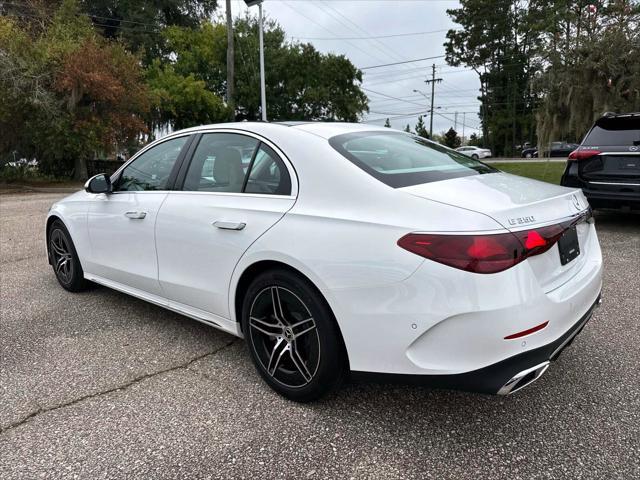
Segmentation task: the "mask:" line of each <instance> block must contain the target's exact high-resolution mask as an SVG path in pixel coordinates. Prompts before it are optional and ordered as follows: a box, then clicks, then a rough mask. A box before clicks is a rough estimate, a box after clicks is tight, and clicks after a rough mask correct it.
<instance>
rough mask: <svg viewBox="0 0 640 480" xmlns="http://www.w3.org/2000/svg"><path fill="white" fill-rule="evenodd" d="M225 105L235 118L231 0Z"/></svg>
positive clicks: (228, 11) (228, 13)
mask: <svg viewBox="0 0 640 480" xmlns="http://www.w3.org/2000/svg"><path fill="white" fill-rule="evenodd" d="M226 10H227V105H228V106H229V110H230V111H231V113H230V117H231V121H234V120H235V119H236V104H235V101H234V88H233V87H234V78H233V77H234V75H235V59H234V56H235V52H234V43H233V17H232V15H231V0H227V5H226Z"/></svg>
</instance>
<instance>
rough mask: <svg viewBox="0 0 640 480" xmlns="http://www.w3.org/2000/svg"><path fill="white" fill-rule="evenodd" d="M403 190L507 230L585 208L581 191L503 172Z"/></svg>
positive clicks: (562, 217) (564, 215) (585, 204)
mask: <svg viewBox="0 0 640 480" xmlns="http://www.w3.org/2000/svg"><path fill="white" fill-rule="evenodd" d="M402 190H403V191H405V192H407V193H410V194H412V195H415V196H418V197H422V198H425V199H429V200H433V201H437V202H442V203H445V204H448V205H453V206H456V207H460V208H464V209H467V210H472V211H474V212H478V213H483V214H485V215H489V216H490V217H491V218H493V219H494V220H496V221H497V222H498V223H500V224H501V225H502V226H503V227H505V228H508V229H520V228H523V227H526V226H529V225H540V224H545V223H549V222H552V221H555V220H559V219H564V218H567V217H571V216H575V215H578V214H579V213H581V212H583V211H584V210H585V209H587V208H588V203H587V200H586V198H585V197H584V195H583V193H582V192H581V191H580V190H576V189H572V188H565V187H561V186H558V185H553V184H551V183H546V182H540V181H538V180H531V179H529V178H525V177H519V176H517V175H511V174H508V173H502V172H499V173H490V174H484V175H472V176H468V177H461V178H454V179H450V180H443V181H440V182H432V183H425V184H421V185H413V186H410V187H405V188H403V189H402Z"/></svg>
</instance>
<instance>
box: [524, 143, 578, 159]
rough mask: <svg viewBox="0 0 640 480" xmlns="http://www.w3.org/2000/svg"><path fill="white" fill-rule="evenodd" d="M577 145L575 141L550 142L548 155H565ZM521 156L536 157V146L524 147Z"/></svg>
mask: <svg viewBox="0 0 640 480" xmlns="http://www.w3.org/2000/svg"><path fill="white" fill-rule="evenodd" d="M577 147H578V144H576V143H567V142H551V145H550V146H549V152H548V155H546V156H549V157H567V156H569V154H570V153H571V152H573V151H574V150H575V149H576V148H577ZM522 157H523V158H538V148H537V147H532V148H525V149H524V150H523V151H522Z"/></svg>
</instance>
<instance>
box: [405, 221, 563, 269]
mask: <svg viewBox="0 0 640 480" xmlns="http://www.w3.org/2000/svg"><path fill="white" fill-rule="evenodd" d="M564 231H565V228H564V227H563V226H561V225H551V226H548V227H541V228H536V229H534V230H525V231H520V232H514V233H498V234H490V235H445V234H433V233H409V234H407V235H405V236H404V237H402V238H401V239H400V240H398V245H399V246H400V247H402V248H404V249H405V250H408V251H410V252H412V253H415V254H416V255H420V256H421V257H424V258H427V259H429V260H433V261H434V262H438V263H442V264H444V265H448V266H450V267H454V268H458V269H460V270H466V271H467V272H473V273H497V272H502V271H503V270H507V269H508V268H511V267H513V266H514V265H517V264H518V263H520V262H522V261H523V260H525V259H526V258H528V257H531V256H533V255H539V254H541V253H544V252H546V251H547V250H549V249H550V248H551V247H552V246H553V245H555V243H556V242H557V241H558V240H559V239H560V237H561V236H562V234H563V233H564Z"/></svg>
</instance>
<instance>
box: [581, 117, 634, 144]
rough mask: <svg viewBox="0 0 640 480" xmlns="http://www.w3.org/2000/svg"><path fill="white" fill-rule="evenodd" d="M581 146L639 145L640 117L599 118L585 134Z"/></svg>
mask: <svg viewBox="0 0 640 480" xmlns="http://www.w3.org/2000/svg"><path fill="white" fill-rule="evenodd" d="M583 145H591V146H599V145H610V146H623V147H626V146H629V147H631V146H633V145H640V117H638V116H634V117H626V118H625V117H622V118H620V117H612V118H601V119H600V120H598V121H597V122H596V124H595V125H594V126H593V128H592V129H591V131H590V132H589V133H588V134H587V137H586V138H585V139H584V142H583Z"/></svg>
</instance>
